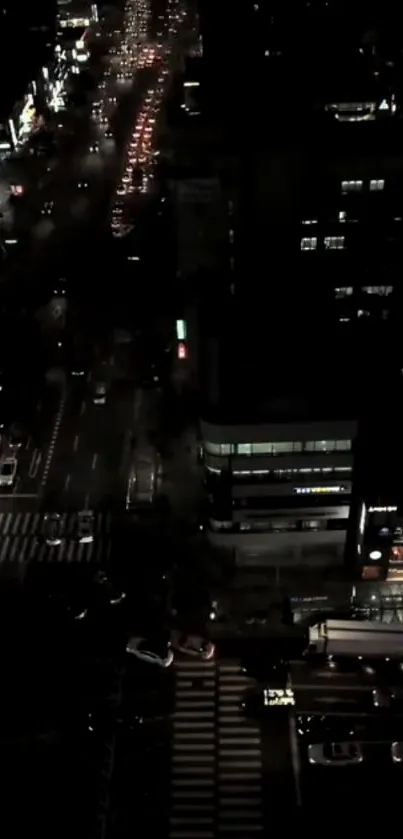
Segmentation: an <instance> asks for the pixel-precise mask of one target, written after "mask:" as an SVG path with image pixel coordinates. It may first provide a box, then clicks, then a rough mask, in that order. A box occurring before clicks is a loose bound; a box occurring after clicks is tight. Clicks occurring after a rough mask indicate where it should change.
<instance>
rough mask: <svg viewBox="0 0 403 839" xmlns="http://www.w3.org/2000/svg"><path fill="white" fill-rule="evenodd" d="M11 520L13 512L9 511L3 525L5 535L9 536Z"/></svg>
mask: <svg viewBox="0 0 403 839" xmlns="http://www.w3.org/2000/svg"><path fill="white" fill-rule="evenodd" d="M11 520H12V513H7V514H6V518H5V521H4V527H3V534H4V536H7V533H8V531H9V529H10V525H11Z"/></svg>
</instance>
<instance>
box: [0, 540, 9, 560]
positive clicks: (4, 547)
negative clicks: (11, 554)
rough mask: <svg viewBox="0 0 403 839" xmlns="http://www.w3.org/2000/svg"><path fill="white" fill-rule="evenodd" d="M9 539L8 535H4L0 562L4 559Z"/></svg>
mask: <svg viewBox="0 0 403 839" xmlns="http://www.w3.org/2000/svg"><path fill="white" fill-rule="evenodd" d="M9 541H10V539H9V537H8V536H6V537H5V539H4V541H3V544H2V548H1V554H0V562H4V560H5V558H6V555H7V551H8V543H9Z"/></svg>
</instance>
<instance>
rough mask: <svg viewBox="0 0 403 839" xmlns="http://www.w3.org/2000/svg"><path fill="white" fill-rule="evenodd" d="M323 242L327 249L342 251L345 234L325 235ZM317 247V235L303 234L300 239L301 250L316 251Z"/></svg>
mask: <svg viewBox="0 0 403 839" xmlns="http://www.w3.org/2000/svg"><path fill="white" fill-rule="evenodd" d="M323 244H324V246H325V250H327V251H342V250H344V248H345V236H325V238H324V239H323ZM317 247H318V238H317V236H303V238H302V239H301V250H302V251H316V249H317Z"/></svg>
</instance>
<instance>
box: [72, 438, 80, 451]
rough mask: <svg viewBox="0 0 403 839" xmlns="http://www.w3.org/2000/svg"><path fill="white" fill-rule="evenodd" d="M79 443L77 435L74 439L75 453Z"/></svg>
mask: <svg viewBox="0 0 403 839" xmlns="http://www.w3.org/2000/svg"><path fill="white" fill-rule="evenodd" d="M78 441H79V436H78V434H76V436H75V437H74V442H73V449H74V451H75V452H76V451H77V449H78Z"/></svg>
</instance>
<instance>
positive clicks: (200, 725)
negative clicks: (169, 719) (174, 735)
mask: <svg viewBox="0 0 403 839" xmlns="http://www.w3.org/2000/svg"><path fill="white" fill-rule="evenodd" d="M212 716H214V714H213V715H212ZM173 727H174V728H184V729H186V730H187V731H189V722H182V721H181V720H174V721H173ZM195 729H203V730H206V729H210V730H211V731H213V730H214V722H213V721H212V720H210V721H209V722H192V729H191V730H192V731H195Z"/></svg>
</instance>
